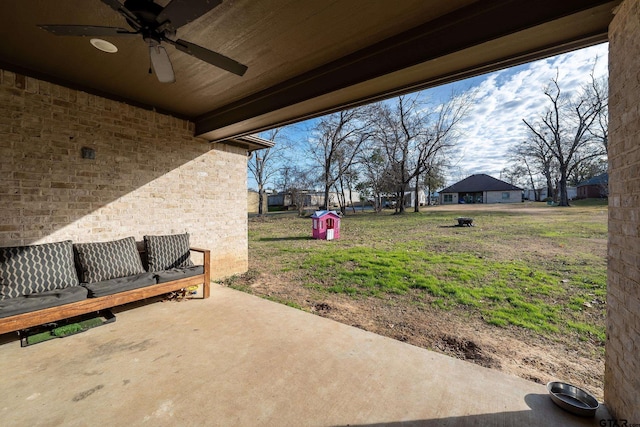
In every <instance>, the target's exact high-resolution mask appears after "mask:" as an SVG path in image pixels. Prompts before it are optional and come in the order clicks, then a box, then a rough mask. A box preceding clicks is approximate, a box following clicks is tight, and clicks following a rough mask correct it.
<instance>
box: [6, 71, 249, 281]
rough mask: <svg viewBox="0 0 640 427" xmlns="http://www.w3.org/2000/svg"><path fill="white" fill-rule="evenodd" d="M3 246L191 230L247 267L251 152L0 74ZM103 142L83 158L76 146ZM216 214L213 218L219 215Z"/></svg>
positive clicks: (180, 125) (176, 122)
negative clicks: (93, 156) (93, 155)
mask: <svg viewBox="0 0 640 427" xmlns="http://www.w3.org/2000/svg"><path fill="white" fill-rule="evenodd" d="M0 101H1V102H0V147H2V155H3V159H5V160H7V159H9V160H10V162H3V163H2V171H3V174H2V178H0V180H1V183H0V184H1V185H0V187H1V188H2V192H1V195H2V197H0V217H2V218H6V220H5V221H3V222H2V228H0V246H10V245H21V244H33V243H42V242H54V241H60V240H66V239H71V240H74V241H77V242H90V241H107V240H113V239H119V238H122V237H126V236H134V237H135V238H136V239H137V240H142V236H144V235H145V234H172V233H183V232H188V233H190V235H191V242H192V244H193V246H198V247H204V248H210V249H211V250H212V256H211V259H212V276H213V277H214V278H221V277H225V276H229V275H231V274H236V273H242V272H244V271H246V270H247V266H248V253H247V226H246V198H245V197H246V152H245V151H244V150H242V149H240V148H237V147H231V146H227V145H222V144H210V143H209V142H207V141H205V140H202V139H199V138H195V137H194V136H193V132H194V129H195V125H194V124H193V123H191V122H188V121H185V120H181V119H177V118H175V117H170V116H167V115H162V114H158V113H156V112H153V111H148V110H143V109H140V108H137V107H133V106H130V105H126V104H123V103H121V102H117V101H112V100H107V99H104V98H101V97H98V96H95V95H89V94H87V93H84V92H80V91H76V90H72V89H68V88H64V87H60V86H57V85H55V84H52V83H48V82H42V81H39V80H37V79H33V78H25V77H24V76H21V75H16V74H15V73H12V72H9V71H4V70H0ZM83 146H87V147H91V148H94V149H95V150H96V159H95V160H86V159H81V157H80V148H81V147H83ZM212 218H215V220H212Z"/></svg>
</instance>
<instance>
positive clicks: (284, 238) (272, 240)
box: [259, 236, 313, 242]
mask: <svg viewBox="0 0 640 427" xmlns="http://www.w3.org/2000/svg"><path fill="white" fill-rule="evenodd" d="M259 240H260V241H261V242H281V241H285V240H313V237H308V236H304V237H303V236H297V237H262V238H260V239H259Z"/></svg>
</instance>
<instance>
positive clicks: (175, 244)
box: [144, 233, 193, 272]
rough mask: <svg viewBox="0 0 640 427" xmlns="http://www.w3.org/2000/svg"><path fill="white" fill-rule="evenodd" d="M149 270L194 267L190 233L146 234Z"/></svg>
mask: <svg viewBox="0 0 640 427" xmlns="http://www.w3.org/2000/svg"><path fill="white" fill-rule="evenodd" d="M144 248H145V251H146V254H147V261H148V263H149V268H148V270H149V271H152V272H155V271H164V270H169V269H172V268H185V267H192V266H193V262H191V252H190V250H189V234H188V233H185V234H171V235H165V236H144Z"/></svg>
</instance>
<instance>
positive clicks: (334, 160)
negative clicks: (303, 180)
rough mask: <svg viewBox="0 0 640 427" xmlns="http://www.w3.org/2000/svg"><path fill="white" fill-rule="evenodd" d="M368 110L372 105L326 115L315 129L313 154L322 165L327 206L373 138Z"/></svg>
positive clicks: (312, 140)
mask: <svg viewBox="0 0 640 427" xmlns="http://www.w3.org/2000/svg"><path fill="white" fill-rule="evenodd" d="M367 110H368V107H361V108H356V109H351V110H343V111H340V112H338V113H333V114H329V115H327V116H323V117H322V118H320V120H319V121H318V123H317V125H316V126H315V128H314V138H312V139H311V141H310V148H311V155H312V157H313V158H314V160H315V161H316V163H317V164H318V165H320V167H321V171H322V172H321V174H320V175H321V177H322V182H323V184H324V204H325V206H327V207H328V204H329V191H330V190H331V188H332V187H334V186H335V184H336V182H337V181H338V180H339V179H340V178H341V177H342V175H343V174H344V173H346V172H347V171H348V170H349V168H350V167H351V165H352V164H353V162H354V161H355V159H356V156H357V155H358V153H359V152H360V149H361V147H362V146H363V145H364V144H365V142H366V141H367V140H368V139H369V137H370V133H369V124H368V123H369V114H368V113H367Z"/></svg>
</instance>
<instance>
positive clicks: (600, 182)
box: [576, 172, 609, 187]
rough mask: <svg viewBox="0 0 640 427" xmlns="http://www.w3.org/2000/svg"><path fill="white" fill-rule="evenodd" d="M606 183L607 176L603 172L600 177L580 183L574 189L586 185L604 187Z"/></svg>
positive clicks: (607, 180)
mask: <svg viewBox="0 0 640 427" xmlns="http://www.w3.org/2000/svg"><path fill="white" fill-rule="evenodd" d="M608 182H609V174H608V173H606V172H605V173H602V174H600V175H596V176H594V177H593V178H590V179H587V180H585V181H582V182H580V183H579V184H578V185H576V187H584V186H587V185H603V184H605V185H606V184H607V183H608Z"/></svg>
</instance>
